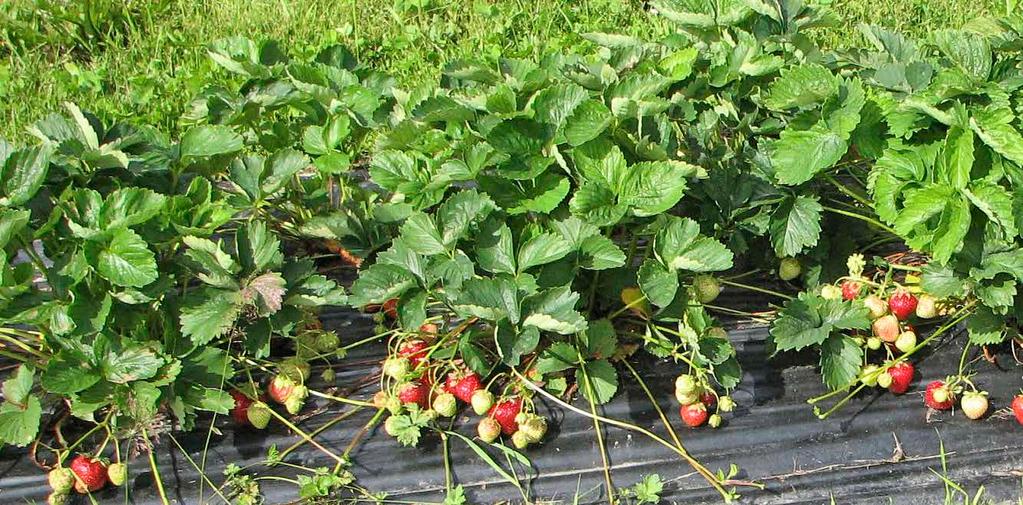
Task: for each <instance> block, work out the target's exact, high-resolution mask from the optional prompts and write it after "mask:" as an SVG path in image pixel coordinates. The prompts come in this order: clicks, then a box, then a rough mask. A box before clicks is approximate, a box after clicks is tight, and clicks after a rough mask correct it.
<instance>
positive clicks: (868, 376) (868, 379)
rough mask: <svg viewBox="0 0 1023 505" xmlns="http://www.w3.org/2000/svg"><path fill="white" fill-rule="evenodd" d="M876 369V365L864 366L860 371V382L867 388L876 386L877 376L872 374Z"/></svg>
mask: <svg viewBox="0 0 1023 505" xmlns="http://www.w3.org/2000/svg"><path fill="white" fill-rule="evenodd" d="M878 368H879V367H878V366H877V365H864V366H863V368H861V369H860V382H862V383H863V384H864V385H866V386H868V387H874V386H876V385H877V375H875V373H874V372H877V369H878Z"/></svg>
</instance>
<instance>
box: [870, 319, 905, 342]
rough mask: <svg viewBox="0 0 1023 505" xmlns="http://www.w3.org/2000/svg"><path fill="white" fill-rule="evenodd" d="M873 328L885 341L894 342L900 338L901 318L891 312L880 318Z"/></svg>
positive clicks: (876, 334) (875, 333) (878, 336)
mask: <svg viewBox="0 0 1023 505" xmlns="http://www.w3.org/2000/svg"><path fill="white" fill-rule="evenodd" d="M871 328H872V329H873V330H874V335H875V336H877V338H880V339H881V340H883V341H885V342H888V343H893V342H895V340H896V339H898V338H899V320H898V319H896V318H895V316H893V315H891V314H888V315H887V316H882V317H880V318H878V319H877V320H876V321H874V324H873V325H871Z"/></svg>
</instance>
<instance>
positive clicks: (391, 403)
mask: <svg viewBox="0 0 1023 505" xmlns="http://www.w3.org/2000/svg"><path fill="white" fill-rule="evenodd" d="M404 407H405V405H404V404H403V403H401V399H400V398H398V397H397V396H391V397H389V398H387V406H386V407H385V408H386V409H387V411H388V412H390V413H392V414H394V415H398V414H401V410H402V409H403V408H404Z"/></svg>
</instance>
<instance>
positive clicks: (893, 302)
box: [888, 289, 917, 321]
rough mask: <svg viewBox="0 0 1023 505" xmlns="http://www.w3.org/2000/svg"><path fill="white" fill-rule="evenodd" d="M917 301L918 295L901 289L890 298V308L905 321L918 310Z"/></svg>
mask: <svg viewBox="0 0 1023 505" xmlns="http://www.w3.org/2000/svg"><path fill="white" fill-rule="evenodd" d="M916 303H917V301H916V297H915V296H913V294H912V293H910V292H909V291H905V290H902V289H900V290H897V291H896V292H895V293H894V294H892V297H891V298H889V299H888V310H891V311H892V314H895V317H897V318H899V319H900V320H903V321H904V320H906V319H909V316H912V315H913V313H914V312H916Z"/></svg>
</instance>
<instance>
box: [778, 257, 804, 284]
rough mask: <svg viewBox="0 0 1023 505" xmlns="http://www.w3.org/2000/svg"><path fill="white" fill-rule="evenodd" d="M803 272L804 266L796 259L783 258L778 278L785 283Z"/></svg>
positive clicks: (779, 266)
mask: <svg viewBox="0 0 1023 505" xmlns="http://www.w3.org/2000/svg"><path fill="white" fill-rule="evenodd" d="M802 272H803V265H801V264H800V263H799V260H797V259H796V258H782V260H781V264H779V265H778V278H779V279H781V280H783V281H791V280H792V279H795V278H796V277H799V274H800V273H802Z"/></svg>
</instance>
